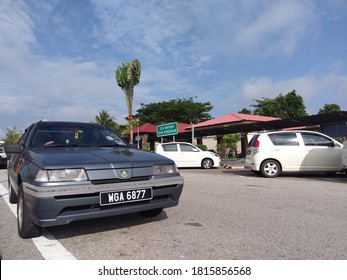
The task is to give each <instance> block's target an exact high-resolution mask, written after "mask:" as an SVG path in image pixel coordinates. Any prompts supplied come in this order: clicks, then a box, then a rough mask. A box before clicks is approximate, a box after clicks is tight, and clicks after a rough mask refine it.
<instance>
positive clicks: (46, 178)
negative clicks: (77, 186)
mask: <svg viewBox="0 0 347 280" xmlns="http://www.w3.org/2000/svg"><path fill="white" fill-rule="evenodd" d="M87 180H88V177H87V174H86V172H85V171H84V169H57V170H39V172H37V174H36V177H35V181H37V182H69V181H70V182H71V181H78V182H79V181H87Z"/></svg>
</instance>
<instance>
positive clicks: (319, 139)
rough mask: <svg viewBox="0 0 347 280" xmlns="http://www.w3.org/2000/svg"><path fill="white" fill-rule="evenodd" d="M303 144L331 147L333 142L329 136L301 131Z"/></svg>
mask: <svg viewBox="0 0 347 280" xmlns="http://www.w3.org/2000/svg"><path fill="white" fill-rule="evenodd" d="M301 136H302V139H303V140H304V144H305V146H327V147H333V146H334V143H333V141H331V140H330V139H329V138H326V137H323V136H321V135H317V134H313V133H312V134H311V133H301Z"/></svg>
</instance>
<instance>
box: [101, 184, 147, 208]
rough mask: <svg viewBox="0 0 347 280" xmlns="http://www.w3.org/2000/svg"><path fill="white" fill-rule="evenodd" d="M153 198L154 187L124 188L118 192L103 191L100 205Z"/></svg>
mask: <svg viewBox="0 0 347 280" xmlns="http://www.w3.org/2000/svg"><path fill="white" fill-rule="evenodd" d="M152 198H153V190H152V188H146V189H137V190H124V191H117V192H101V193H100V205H102V206H103V205H110V204H119V203H126V202H136V201H142V200H150V199H152Z"/></svg>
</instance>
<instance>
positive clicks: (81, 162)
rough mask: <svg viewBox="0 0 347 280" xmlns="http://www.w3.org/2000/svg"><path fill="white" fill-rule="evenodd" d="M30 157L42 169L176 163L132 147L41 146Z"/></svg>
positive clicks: (143, 165) (124, 166)
mask: <svg viewBox="0 0 347 280" xmlns="http://www.w3.org/2000/svg"><path fill="white" fill-rule="evenodd" d="M29 157H30V160H31V161H32V162H34V163H35V164H36V165H38V166H39V167H40V168H42V169H59V168H85V169H87V170H88V169H109V168H136V167H146V166H152V165H153V164H155V163H158V164H166V163H173V161H171V160H170V159H168V158H166V157H163V156H160V155H157V154H155V153H151V152H146V151H141V150H136V149H129V148H96V147H92V148H40V149H32V150H30V151H29Z"/></svg>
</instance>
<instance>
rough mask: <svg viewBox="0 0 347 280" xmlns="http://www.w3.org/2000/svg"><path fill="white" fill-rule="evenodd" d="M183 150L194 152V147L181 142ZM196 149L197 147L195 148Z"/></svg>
mask: <svg viewBox="0 0 347 280" xmlns="http://www.w3.org/2000/svg"><path fill="white" fill-rule="evenodd" d="M180 147H181V152H194V149H195V148H194V147H193V146H191V145H187V144H180ZM195 150H196V149H195Z"/></svg>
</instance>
